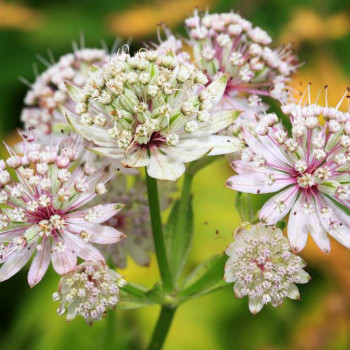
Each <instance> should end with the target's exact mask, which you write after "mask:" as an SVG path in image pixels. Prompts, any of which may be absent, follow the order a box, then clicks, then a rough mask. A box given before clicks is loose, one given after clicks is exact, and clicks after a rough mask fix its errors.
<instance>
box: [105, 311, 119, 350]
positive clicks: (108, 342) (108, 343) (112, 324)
mask: <svg viewBox="0 0 350 350" xmlns="http://www.w3.org/2000/svg"><path fill="white" fill-rule="evenodd" d="M116 324H117V315H116V311H115V310H110V311H108V313H107V320H106V336H105V344H104V346H103V349H104V350H112V349H114V345H115V340H116V338H115V334H116V331H117V330H116ZM102 344H103V342H102Z"/></svg>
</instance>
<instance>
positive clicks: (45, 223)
mask: <svg viewBox="0 0 350 350" xmlns="http://www.w3.org/2000/svg"><path fill="white" fill-rule="evenodd" d="M22 146H23V155H19V154H17V153H16V152H14V151H13V150H12V149H11V148H8V150H9V152H10V157H9V158H7V159H6V160H5V161H4V160H2V161H1V162H0V186H1V189H0V203H1V212H0V263H1V264H2V266H1V268H0V281H4V280H6V279H8V278H10V277H11V276H13V275H14V274H15V273H17V272H18V271H19V270H20V269H21V268H22V267H23V266H24V265H25V264H26V263H27V262H28V260H29V259H30V257H31V256H32V255H33V254H34V259H33V261H32V264H31V267H30V270H29V274H28V282H29V284H30V285H31V286H34V285H35V284H37V283H38V282H40V280H41V279H42V277H43V276H44V274H45V272H46V270H47V268H48V266H49V264H50V261H51V262H52V265H53V268H54V269H55V271H56V272H57V273H59V274H65V273H67V272H69V271H71V270H72V269H73V268H74V267H75V265H76V262H77V257H80V258H81V259H83V260H89V261H104V259H103V256H102V254H101V253H100V252H99V251H98V250H97V249H96V248H95V247H94V246H93V245H92V243H98V244H113V243H116V242H118V241H120V240H121V239H122V238H123V237H124V234H122V233H121V232H119V231H118V230H116V229H114V228H112V227H108V226H103V225H101V223H103V222H105V221H107V220H109V219H110V218H111V217H112V216H114V215H115V214H116V213H118V211H119V210H120V209H121V207H122V205H121V204H118V203H111V204H104V205H99V206H94V207H90V208H87V209H81V208H82V207H86V206H87V204H88V203H89V202H90V201H91V200H93V199H94V198H95V197H96V196H98V195H100V194H103V193H105V192H106V187H105V183H106V182H107V180H108V178H109V176H110V175H109V171H108V168H107V169H106V168H102V169H95V167H94V165H93V164H89V163H87V162H84V163H82V164H81V163H80V162H79V153H78V151H77V150H78V149H79V148H80V146H79V139H74V140H70V142H69V141H68V140H66V139H65V142H62V143H60V144H58V145H55V146H45V147H43V146H41V145H40V144H38V143H36V142H35V141H34V140H33V139H32V138H30V137H28V136H25V135H24V140H23V142H22ZM7 168H10V169H11V170H12V171H13V172H14V174H15V175H14V176H13V177H12V176H11V175H10V172H9V171H8V170H7Z"/></svg>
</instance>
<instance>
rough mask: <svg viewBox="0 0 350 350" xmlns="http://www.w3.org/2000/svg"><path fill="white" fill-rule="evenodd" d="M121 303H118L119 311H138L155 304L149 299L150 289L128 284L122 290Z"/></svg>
mask: <svg viewBox="0 0 350 350" xmlns="http://www.w3.org/2000/svg"><path fill="white" fill-rule="evenodd" d="M120 291H121V301H120V302H119V303H118V306H117V308H118V309H137V308H140V307H144V306H148V305H153V304H155V302H154V301H152V299H151V298H149V297H148V294H149V293H148V289H147V288H145V287H144V286H140V285H136V284H133V283H128V284H126V285H125V286H124V287H121V288H120Z"/></svg>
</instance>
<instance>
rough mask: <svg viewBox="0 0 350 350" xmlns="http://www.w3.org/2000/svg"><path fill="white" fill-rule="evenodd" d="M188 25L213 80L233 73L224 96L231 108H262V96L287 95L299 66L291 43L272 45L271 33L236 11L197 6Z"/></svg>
mask: <svg viewBox="0 0 350 350" xmlns="http://www.w3.org/2000/svg"><path fill="white" fill-rule="evenodd" d="M185 25H186V27H187V29H188V32H189V36H190V39H189V44H190V46H191V48H192V50H193V55H194V60H195V62H196V64H197V65H198V67H199V68H200V69H201V70H202V71H203V72H205V73H206V75H207V76H208V78H209V79H210V80H213V79H216V78H217V76H218V75H220V74H223V73H226V74H228V75H229V81H228V83H227V86H226V90H225V94H224V96H223V103H224V105H225V106H226V107H227V108H234V109H239V108H240V106H243V107H244V109H243V110H246V109H247V108H250V109H251V110H259V104H258V101H259V100H260V99H259V98H258V96H269V97H272V98H275V99H278V100H285V99H286V97H287V93H286V91H285V90H286V86H285V83H286V82H287V81H288V80H289V78H290V76H291V75H292V74H293V73H294V72H295V71H296V68H297V57H296V56H295V55H294V54H293V51H292V49H291V46H290V45H287V46H282V47H278V48H272V47H270V44H271V43H272V39H271V37H270V36H269V35H268V33H266V32H265V31H264V30H262V29H261V28H259V27H253V25H252V23H251V22H249V21H247V20H246V19H244V18H242V17H241V16H240V15H238V14H237V13H234V12H230V13H214V14H209V13H207V12H206V13H203V14H199V13H198V11H197V10H195V11H194V14H193V16H192V17H190V18H188V19H187V20H186V21H185ZM249 97H250V99H249Z"/></svg>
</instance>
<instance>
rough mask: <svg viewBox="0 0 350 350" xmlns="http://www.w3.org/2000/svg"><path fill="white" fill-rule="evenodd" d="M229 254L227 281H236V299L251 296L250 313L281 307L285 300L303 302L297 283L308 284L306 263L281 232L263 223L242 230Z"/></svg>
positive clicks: (228, 249) (227, 250) (226, 267)
mask: <svg viewBox="0 0 350 350" xmlns="http://www.w3.org/2000/svg"><path fill="white" fill-rule="evenodd" d="M226 254H227V255H228V256H229V259H228V260H227V262H226V266H225V281H226V282H234V283H235V285H234V292H235V295H236V297H238V298H243V297H244V296H248V297H249V310H250V312H251V313H253V314H256V313H258V312H259V311H260V310H261V309H262V308H263V306H264V305H266V304H268V303H271V304H272V306H274V307H278V306H281V305H282V303H283V301H284V299H285V298H287V297H288V298H291V299H300V294H299V290H298V287H297V286H296V285H295V283H307V282H308V281H309V280H310V276H309V275H308V274H307V272H305V271H304V270H303V268H304V267H305V266H306V263H305V262H304V261H303V259H301V258H300V257H299V256H297V255H295V254H293V253H292V252H291V250H290V246H289V244H288V240H287V239H286V238H285V237H284V236H283V233H282V231H281V230H280V229H277V228H275V227H271V226H265V225H263V224H261V223H259V224H256V225H253V226H252V227H251V228H241V229H239V230H238V231H237V233H236V235H235V241H234V242H233V243H231V244H230V245H229V246H228V247H227V249H226Z"/></svg>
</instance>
